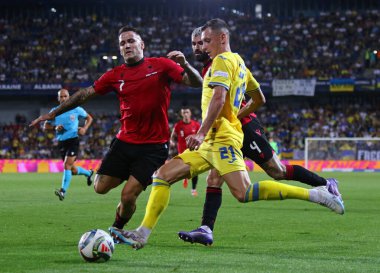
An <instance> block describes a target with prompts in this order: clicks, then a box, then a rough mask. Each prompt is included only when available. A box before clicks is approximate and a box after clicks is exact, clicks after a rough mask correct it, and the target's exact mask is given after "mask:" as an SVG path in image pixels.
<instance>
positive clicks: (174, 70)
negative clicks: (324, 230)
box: [160, 58, 184, 83]
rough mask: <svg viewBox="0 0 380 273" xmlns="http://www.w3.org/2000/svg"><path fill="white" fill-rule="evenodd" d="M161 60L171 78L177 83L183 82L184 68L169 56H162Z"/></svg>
mask: <svg viewBox="0 0 380 273" xmlns="http://www.w3.org/2000/svg"><path fill="white" fill-rule="evenodd" d="M160 61H161V63H162V64H163V66H164V67H165V70H166V72H167V74H168V76H169V78H170V79H172V80H173V81H174V82H176V83H181V82H182V78H183V73H184V70H183V68H182V67H181V66H180V65H179V64H177V63H175V62H174V61H172V60H170V59H167V58H160Z"/></svg>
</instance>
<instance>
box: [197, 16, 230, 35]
mask: <svg viewBox="0 0 380 273" xmlns="http://www.w3.org/2000/svg"><path fill="white" fill-rule="evenodd" d="M206 28H210V29H211V30H212V31H219V32H224V33H225V34H228V35H229V34H230V31H229V30H228V25H227V23H226V22H225V21H224V20H222V19H219V18H215V19H211V20H209V21H207V22H206V24H205V25H204V26H203V27H202V31H204V30H205V29H206Z"/></svg>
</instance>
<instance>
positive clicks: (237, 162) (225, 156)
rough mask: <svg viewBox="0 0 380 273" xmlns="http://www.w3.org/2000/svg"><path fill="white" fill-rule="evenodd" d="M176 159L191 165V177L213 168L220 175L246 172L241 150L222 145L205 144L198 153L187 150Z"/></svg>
mask: <svg viewBox="0 0 380 273" xmlns="http://www.w3.org/2000/svg"><path fill="white" fill-rule="evenodd" d="M175 158H181V159H182V160H183V162H184V163H185V164H188V165H190V177H194V176H197V175H198V174H200V173H203V172H205V171H208V170H210V169H212V168H215V169H216V170H217V171H218V172H219V174H220V175H225V174H227V173H231V172H235V171H245V170H246V168H245V163H244V159H243V156H242V153H241V151H240V149H236V148H234V147H233V146H231V145H230V146H226V144H221V143H213V144H209V143H207V142H203V143H202V145H201V146H200V147H199V149H198V150H197V151H190V150H189V149H186V150H185V151H184V152H183V153H182V154H179V155H177V156H176V157H175ZM190 177H189V178H190Z"/></svg>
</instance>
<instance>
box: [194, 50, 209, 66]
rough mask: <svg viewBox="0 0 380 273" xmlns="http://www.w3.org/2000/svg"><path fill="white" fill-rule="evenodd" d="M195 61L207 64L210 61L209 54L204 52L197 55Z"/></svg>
mask: <svg viewBox="0 0 380 273" xmlns="http://www.w3.org/2000/svg"><path fill="white" fill-rule="evenodd" d="M195 59H196V60H197V61H198V62H202V63H203V62H205V61H207V60H208V59H210V57H209V56H208V54H207V53H206V52H202V53H200V54H195Z"/></svg>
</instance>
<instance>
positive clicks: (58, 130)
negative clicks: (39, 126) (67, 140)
mask: <svg viewBox="0 0 380 273" xmlns="http://www.w3.org/2000/svg"><path fill="white" fill-rule="evenodd" d="M55 130H56V131H57V132H61V131H63V126H62V125H61V124H59V125H57V126H55Z"/></svg>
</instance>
